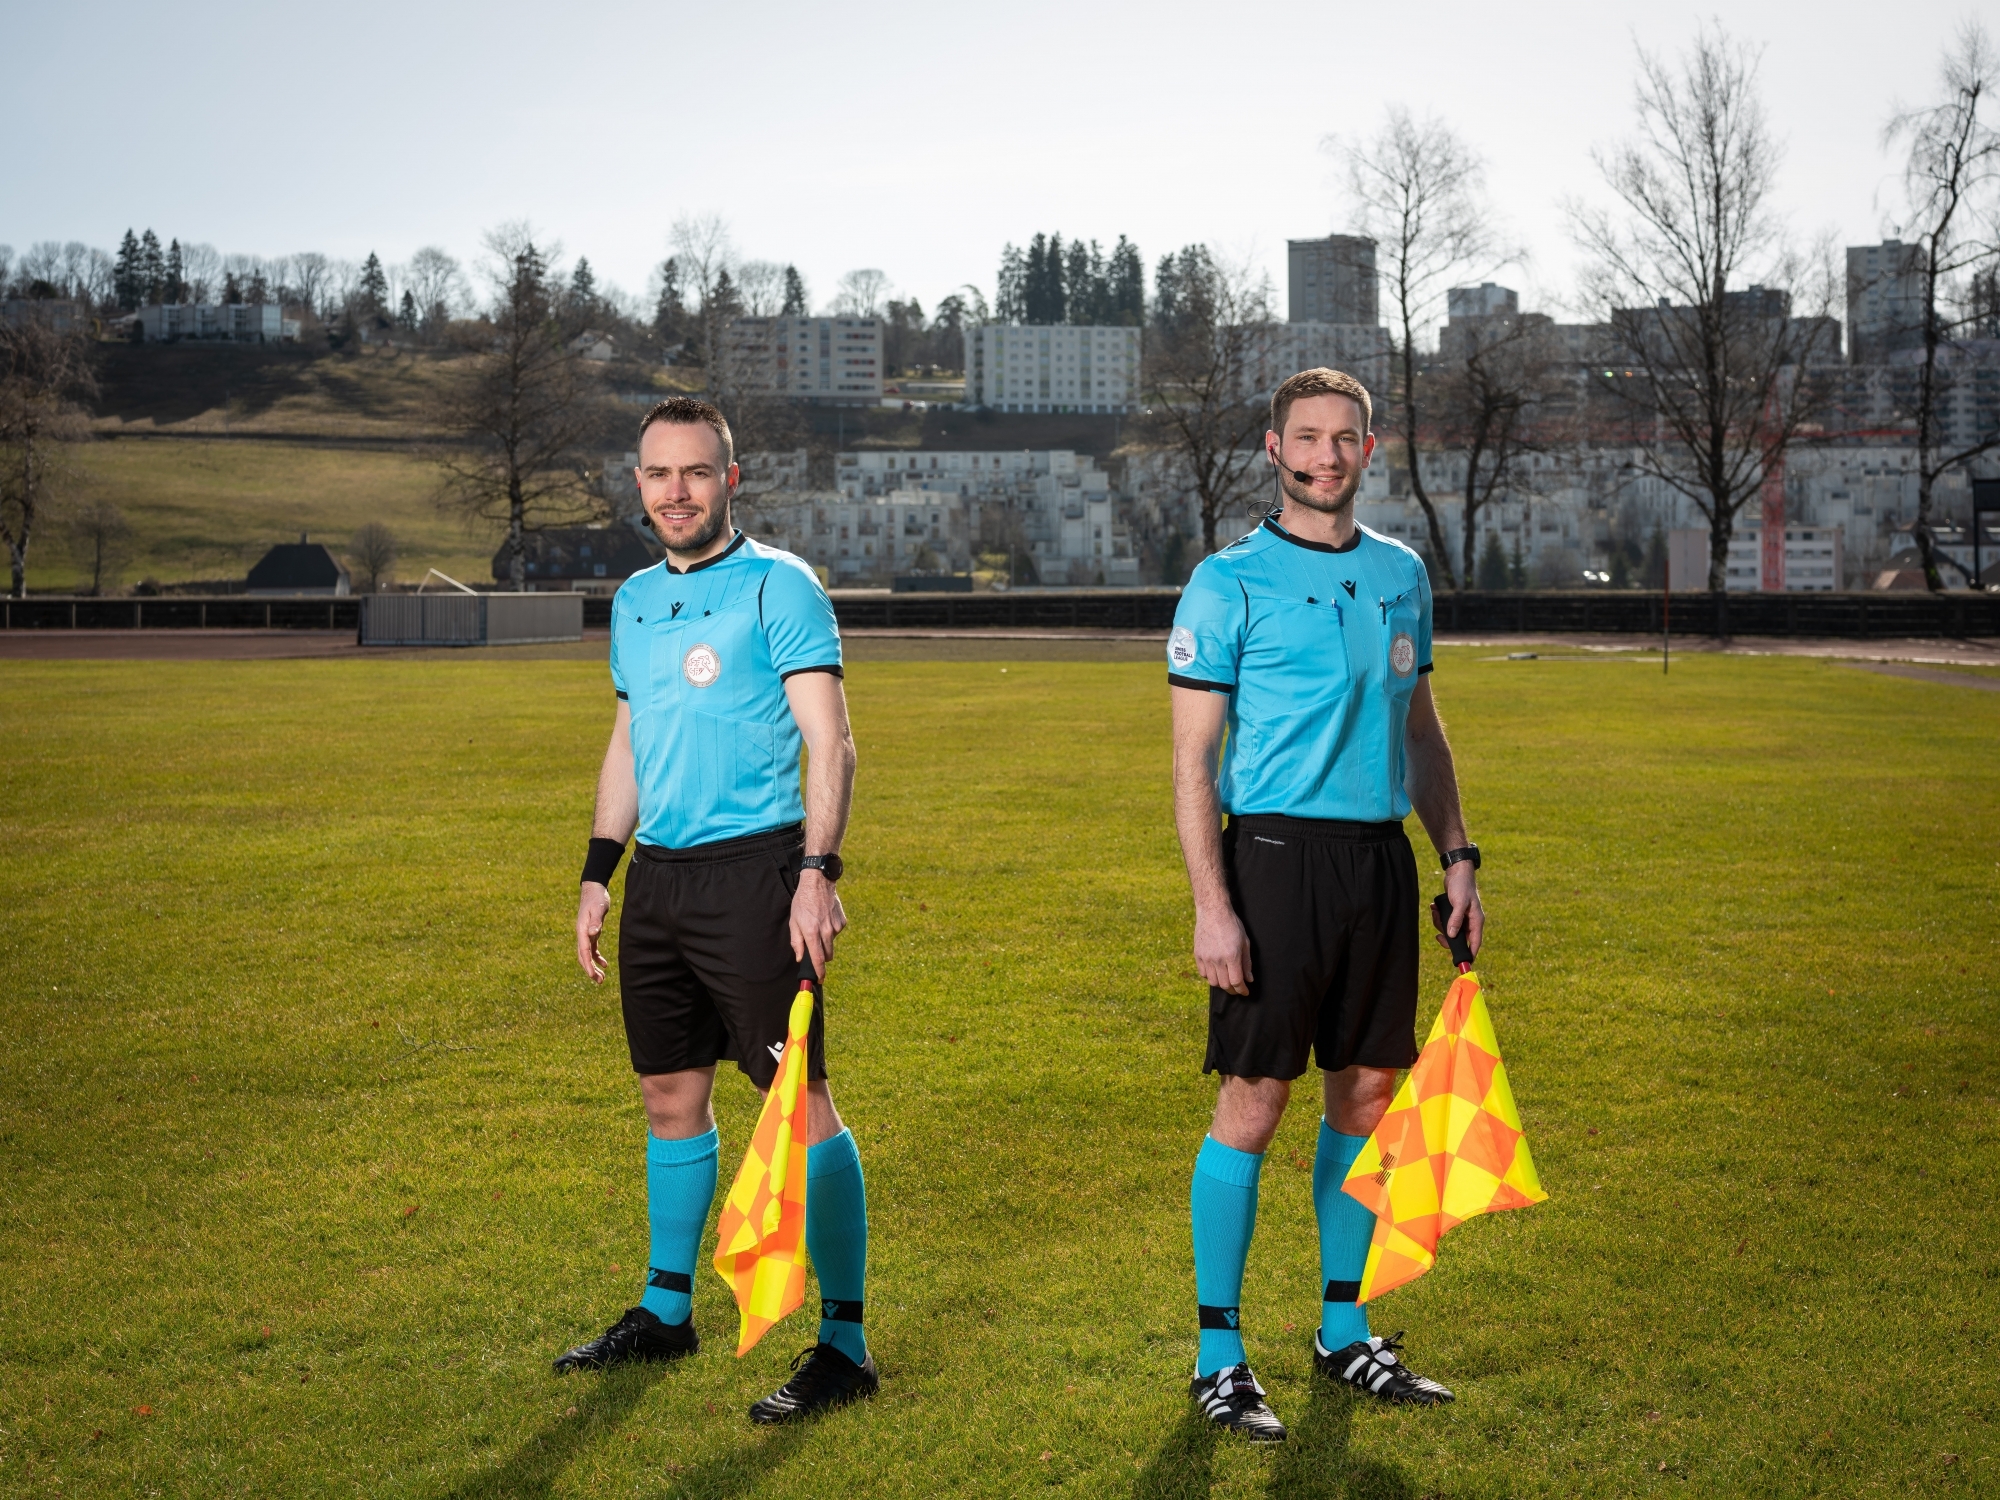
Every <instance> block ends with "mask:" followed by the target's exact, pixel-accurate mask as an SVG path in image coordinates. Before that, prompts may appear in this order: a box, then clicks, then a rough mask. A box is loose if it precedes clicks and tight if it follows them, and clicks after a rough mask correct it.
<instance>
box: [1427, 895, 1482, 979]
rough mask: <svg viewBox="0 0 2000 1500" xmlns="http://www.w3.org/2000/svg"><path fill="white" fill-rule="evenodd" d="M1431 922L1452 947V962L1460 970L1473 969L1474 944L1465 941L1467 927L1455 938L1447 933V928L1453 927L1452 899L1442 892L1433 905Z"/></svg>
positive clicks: (1459, 930)
mask: <svg viewBox="0 0 2000 1500" xmlns="http://www.w3.org/2000/svg"><path fill="white" fill-rule="evenodd" d="M1431 920H1433V921H1434V922H1436V923H1437V930H1438V932H1439V933H1440V934H1441V935H1443V936H1444V940H1445V941H1446V942H1447V943H1449V944H1450V945H1451V961H1452V962H1453V963H1455V964H1457V965H1458V967H1459V968H1460V969H1469V968H1471V967H1472V944H1470V943H1468V942H1467V941H1466V940H1465V927H1463V926H1461V927H1460V928H1459V929H1458V934H1457V936H1455V937H1454V936H1452V935H1450V934H1448V933H1445V928H1447V927H1449V926H1450V925H1451V897H1449V896H1447V895H1445V894H1444V893H1443V892H1442V891H1440V892H1439V893H1438V898H1437V899H1436V900H1435V901H1433V902H1432V903H1431Z"/></svg>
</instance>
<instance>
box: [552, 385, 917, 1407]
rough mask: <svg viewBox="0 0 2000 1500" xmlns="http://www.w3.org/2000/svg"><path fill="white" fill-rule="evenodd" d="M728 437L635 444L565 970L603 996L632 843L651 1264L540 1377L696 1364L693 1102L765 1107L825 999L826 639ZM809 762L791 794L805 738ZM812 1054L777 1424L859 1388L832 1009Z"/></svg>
mask: <svg viewBox="0 0 2000 1500" xmlns="http://www.w3.org/2000/svg"><path fill="white" fill-rule="evenodd" d="M734 457H735V454H734V448H733V442H732V439H731V437H730V432H729V425H728V423H726V422H725V421H724V420H723V418H722V413H720V412H719V411H717V410H716V409H715V408H714V407H713V406H710V405H709V404H708V403H707V402H705V401H696V400H692V399H690V398H688V397H685V396H677V397H674V398H673V399H671V400H667V401H662V402H661V403H660V404H659V405H657V406H655V407H654V408H653V409H652V410H651V411H649V412H647V413H646V417H645V420H644V421H643V422H641V423H640V424H639V469H638V480H639V494H640V498H641V499H642V500H643V501H644V503H645V507H646V514H647V516H648V518H649V519H650V520H651V522H652V525H653V529H654V531H655V532H656V533H657V534H658V535H659V538H660V540H661V541H662V542H664V543H665V544H666V548H667V559H666V561H665V562H663V563H659V564H656V565H654V566H653V567H651V568H648V569H646V570H645V571H644V572H642V573H637V574H634V575H633V576H632V577H631V578H630V579H628V580H627V581H626V583H625V584H624V586H623V587H621V588H620V589H619V590H618V595H617V598H616V599H614V600H613V601H612V607H611V683H612V687H613V688H614V689H615V690H616V692H617V695H618V698H617V709H616V713H615V717H614V719H613V722H612V729H611V743H610V745H609V747H608V748H607V749H606V750H605V752H604V766H603V769H602V771H601V772H600V773H599V775H598V780H597V813H596V817H595V819H594V821H593V823H592V826H591V839H590V853H589V857H588V859H587V860H586V861H585V863H584V867H583V883H582V892H581V894H580V896H579V898H578V901H577V911H576V958H577V962H578V963H579V964H580V965H582V967H583V971H584V973H585V974H587V975H588V976H589V977H590V978H591V980H592V981H593V982H596V983H602V982H603V979H604V976H605V963H604V959H603V956H602V955H601V954H600V953H599V952H598V947H597V939H598V934H599V933H600V932H602V931H603V928H604V920H605V917H606V915H607V914H608V913H609V911H610V909H611V893H610V891H609V890H608V889H607V887H608V886H609V885H610V882H611V877H612V874H613V872H614V871H615V870H616V869H617V867H618V861H619V859H620V857H621V856H622V855H623V854H624V852H625V843H626V840H628V839H630V838H631V837H632V835H633V833H634V831H635V830H636V831H637V833H638V844H637V846H636V847H635V849H634V851H633V856H632V865H631V868H630V870H628V871H627V873H626V877H625V903H624V908H623V910H622V912H621V914H620V917H619V924H618V984H619V991H620V994H621V997H622V1000H623V1005H624V1012H625V1039H626V1043H627V1046H628V1048H629V1050H630V1052H631V1056H632V1069H633V1071H634V1072H636V1073H637V1074H638V1075H639V1090H640V1094H641V1096H642V1097H643V1099H644V1101H645V1105H646V1120H647V1124H648V1125H649V1126H650V1134H649V1136H648V1139H647V1142H646V1199H647V1209H648V1214H649V1217H650V1219H651V1223H652V1253H651V1256H650V1259H649V1262H648V1270H647V1274H646V1285H645V1290H644V1292H643V1294H642V1295H641V1297H640V1299H639V1305H638V1306H637V1307H634V1308H631V1309H630V1310H628V1311H627V1312H626V1313H625V1315H624V1316H623V1317H621V1318H620V1319H619V1320H618V1321H617V1322H616V1323H615V1324H613V1325H612V1327H611V1328H610V1329H609V1331H607V1332H606V1333H604V1334H602V1335H600V1336H599V1337H597V1338H595V1339H592V1340H590V1341H589V1342H588V1343H584V1344H579V1345H578V1346H577V1347H576V1348H574V1349H571V1350H568V1351H567V1352H566V1353H564V1354H563V1355H562V1356H561V1358H559V1359H557V1360H556V1371H557V1373H559V1374H560V1373H562V1372H564V1371H566V1370H572V1369H583V1368H591V1369H601V1368H603V1367H605V1366H607V1365H613V1364H618V1363H622V1362H624V1361H626V1360H633V1359H673V1358H677V1357H679V1356H682V1355H687V1354H692V1353H694V1352H695V1349H696V1347H697V1343H698V1340H697V1339H696V1337H695V1330H694V1317H693V1304H692V1298H693V1293H694V1272H695V1258H696V1254H697V1251H698V1249H699V1247H700V1243H701V1234H702V1228H703V1226H704V1224H705V1223H706V1222H707V1219H708V1211H709V1206H710V1204H711V1203H712V1202H713V1200H714V1197H715V1187H716V1159H717V1154H718V1149H719V1143H718V1141H717V1137H716V1129H715V1115H714V1113H713V1111H712V1110H711V1108H710V1095H711V1093H712V1091H713V1089H714V1086H715V1068H716V1064H717V1063H718V1062H723V1061H728V1062H733V1063H735V1064H736V1066H737V1068H738V1069H739V1070H740V1071H741V1072H743V1073H744V1074H746V1075H747V1076H748V1077H749V1079H750V1081H751V1083H752V1084H754V1085H755V1086H756V1087H757V1088H758V1089H759V1090H760V1091H763V1090H768V1089H769V1088H770V1086H771V1080H772V1078H773V1077H774V1076H775V1074H776V1072H777V1066H778V1060H779V1058H780V1057H781V1056H782V1055H783V1053H784V1047H785V1033H786V1029H787V1021H788V1018H789V1014H790V1011H791V1006H792V998H793V996H794V995H795V994H796V993H797V991H798V981H799V978H800V976H801V974H802V972H803V970H802V968H801V965H803V964H805V963H808V962H809V963H810V964H811V966H812V973H813V974H815V975H816V976H818V977H819V978H821V979H823V978H824V977H825V974H826V961H827V960H828V959H829V958H831V957H832V956H833V943H834V938H835V936H836V935H837V934H838V933H839V932H840V931H841V929H842V928H844V927H845V926H846V925H847V918H846V916H845V915H844V914H843V912H842V911H841V908H840V897H839V896H838V895H837V894H836V893H835V888H834V883H835V882H836V881H838V880H839V879H840V874H841V862H840V841H841V838H842V836H843V835H844V834H845V832H846V830H847V815H848V807H849V804H850V802H851V800H852V797H853V792H854V740H853V737H852V736H851V735H850V734H849V732H848V727H847V700H846V698H845V696H844V695H843V693H842V691H841V658H840V632H839V630H838V629H837V628H836V626H835V624H834V618H833V605H832V603H831V601H829V600H828V598H827V596H826V590H825V589H823V588H821V587H820V582H819V579H818V578H817V577H816V576H815V575H814V574H813V571H812V570H811V569H810V568H809V567H807V566H806V565H805V563H803V562H801V561H800V560H799V559H798V558H796V557H794V556H792V554H791V553H789V552H781V551H779V550H778V549H776V548H774V547H764V546H760V545H759V544H758V543H756V542H753V541H751V540H750V539H749V538H748V537H746V536H745V535H744V534H743V533H742V532H740V531H737V530H735V529H734V528H733V527H732V526H731V525H730V521H729V502H730V497H731V496H732V495H733V494H734V493H735V489H736V483H737V469H736V464H735V462H734ZM802 741H803V745H804V748H805V749H806V751H807V752H808V762H807V770H806V790H805V796H804V798H803V799H801V797H800V794H799V752H800V748H801V742H802ZM818 999H819V1003H818V1004H816V1005H815V1006H814V1007H813V1017H812V1032H811V1037H810V1043H809V1046H808V1050H807V1056H808V1062H807V1068H806V1077H807V1084H806V1094H807V1101H808V1106H807V1115H808V1122H807V1128H808V1137H807V1139H808V1147H809V1148H808V1150H807V1153H806V1175H807V1177H808V1178H809V1179H810V1183H811V1185H810V1187H809V1188H808V1189H807V1193H806V1249H807V1252H808V1253H809V1254H810V1256H811V1257H812V1263H813V1271H814V1273H815V1274H816V1275H817V1276H818V1278H819V1289H820V1310H821V1320H820V1325H819V1336H818V1341H817V1343H816V1344H815V1345H814V1347H813V1348H812V1349H810V1350H808V1351H806V1353H805V1355H804V1356H803V1357H802V1361H801V1360H795V1361H793V1363H794V1365H795V1367H797V1373H796V1374H795V1375H794V1376H793V1377H792V1378H791V1379H790V1380H788V1381H787V1382H786V1383H785V1384H784V1386H783V1387H782V1388H781V1389H780V1390H778V1391H777V1392H776V1393H775V1394H773V1395H771V1396H767V1397H765V1398H764V1399H763V1400H761V1401H759V1402H757V1403H756V1405H754V1406H752V1407H751V1408H750V1416H751V1419H752V1420H753V1421H757V1422H764V1423H770V1422H786V1421H791V1420H794V1419H796V1418H800V1417H804V1416H808V1415H810V1414H811V1413H813V1412H815V1411H819V1410H822V1409H824V1408H826V1407H830V1406H837V1405H840V1404H842V1403H844V1402H847V1401H851V1400H853V1399H855V1398H856V1397H861V1396H872V1395H873V1394H874V1393H875V1391H876V1388H877V1378H876V1373H875V1361H874V1359H873V1358H872V1357H870V1355H869V1353H868V1345H867V1341H866V1339H864V1338H863V1336H862V1328H861V1314H862V1302H863V1295H862V1293H863V1283H864V1279H865V1277H866V1274H867V1268H868V1205H867V1197H866V1193H865V1190H864V1187H863V1184H862V1177H861V1159H860V1157H859V1155H858V1154H857V1153H856V1151H855V1147H854V1137H853V1136H852V1135H851V1134H850V1133H849V1132H848V1131H847V1130H846V1129H845V1128H844V1127H843V1126H842V1124H841V1122H840V1115H839V1114H838V1113H837V1112H836V1111H835V1109H834V1106H833V1096H832V1094H830V1093H829V1092H828V1091H827V1085H826V1004H825V999H826V997H825V991H824V988H822V989H821V991H820V994H819V997H818Z"/></svg>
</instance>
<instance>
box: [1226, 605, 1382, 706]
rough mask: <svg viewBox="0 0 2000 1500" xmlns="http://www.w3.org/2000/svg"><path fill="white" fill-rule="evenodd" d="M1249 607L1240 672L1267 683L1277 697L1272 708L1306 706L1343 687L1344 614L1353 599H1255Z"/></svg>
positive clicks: (1346, 678)
mask: <svg viewBox="0 0 2000 1500" xmlns="http://www.w3.org/2000/svg"><path fill="white" fill-rule="evenodd" d="M1250 607H1251V610H1252V611H1253V620H1254V623H1253V624H1252V626H1251V630H1250V638H1249V640H1248V641H1247V642H1246V643H1245V648H1246V649H1245V650H1244V653H1243V665H1242V670H1241V675H1242V676H1243V677H1244V678H1248V679H1252V680H1254V681H1256V682H1258V683H1260V684H1268V685H1269V686H1270V688H1271V690H1272V692H1273V693H1274V695H1275V696H1276V700H1277V701H1276V702H1275V703H1274V704H1273V705H1272V707H1275V708H1277V710H1278V711H1279V712H1281V713H1282V712H1285V711H1287V707H1289V708H1290V709H1291V710H1298V709H1304V708H1309V707H1312V706H1314V705H1316V704H1324V703H1330V702H1332V701H1333V700H1334V699H1336V698H1338V697H1339V696H1340V695H1341V694H1343V693H1345V692H1346V691H1347V689H1348V684H1349V682H1350V680H1351V678H1352V676H1353V673H1352V672H1351V671H1350V669H1349V667H1348V662H1347V630H1346V628H1345V626H1344V623H1343V618H1342V616H1343V612H1344V611H1347V610H1351V609H1353V608H1354V606H1353V605H1352V604H1351V603H1348V602H1346V601H1342V602H1341V603H1339V604H1335V603H1332V602H1328V603H1323V604H1308V603H1306V602H1305V600H1303V599H1253V600H1251V601H1250ZM1281 705H1282V706H1281Z"/></svg>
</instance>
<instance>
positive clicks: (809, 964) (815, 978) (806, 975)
mask: <svg viewBox="0 0 2000 1500" xmlns="http://www.w3.org/2000/svg"><path fill="white" fill-rule="evenodd" d="M799 983H800V984H809V985H811V986H812V990H813V993H814V994H815V995H817V994H818V993H819V975H818V974H817V973H815V972H814V971H813V960H812V955H811V954H810V953H808V954H807V955H806V956H805V957H804V958H802V959H800V960H799Z"/></svg>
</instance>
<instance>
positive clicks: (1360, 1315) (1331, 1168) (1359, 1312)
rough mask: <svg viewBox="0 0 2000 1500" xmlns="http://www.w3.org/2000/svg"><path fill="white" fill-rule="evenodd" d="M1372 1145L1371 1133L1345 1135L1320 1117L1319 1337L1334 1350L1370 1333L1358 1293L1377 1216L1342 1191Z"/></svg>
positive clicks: (1316, 1189)
mask: <svg viewBox="0 0 2000 1500" xmlns="http://www.w3.org/2000/svg"><path fill="white" fill-rule="evenodd" d="M1367 1144H1368V1137H1367V1136H1365V1135H1342V1134H1341V1133H1340V1132H1339V1131H1337V1130H1335V1129H1334V1128H1333V1127H1332V1126H1331V1125H1329V1124H1327V1123H1326V1121H1325V1120H1321V1121H1320V1122H1319V1147H1318V1149H1317V1150H1316V1151H1315V1152H1314V1153H1313V1209H1314V1211H1315V1212H1316V1213H1317V1214H1318V1215H1319V1275H1320V1281H1321V1284H1322V1286H1323V1288H1324V1290H1323V1291H1322V1293H1321V1296H1322V1299H1323V1300H1322V1301H1321V1302H1320V1314H1319V1341H1320V1343H1321V1344H1323V1345H1325V1346H1326V1347H1327V1348H1328V1349H1340V1348H1344V1347H1345V1346H1346V1345H1348V1344H1352V1343H1354V1342H1356V1341H1357V1340H1360V1339H1365V1338H1367V1337H1368V1309H1367V1308H1366V1307H1364V1306H1363V1305H1362V1304H1361V1303H1359V1302H1356V1301H1355V1300H1354V1298H1355V1294H1356V1293H1358V1292H1359V1291H1360V1290H1361V1271H1362V1268H1363V1267H1364V1266H1366V1265H1367V1264H1368V1242H1369V1240H1370V1239H1372V1238H1373V1237H1374V1234H1375V1215H1374V1214H1372V1213H1370V1212H1369V1211H1368V1208H1367V1206H1366V1205H1365V1204H1362V1203H1360V1202H1357V1201H1356V1200H1355V1199H1353V1198H1351V1197H1349V1196H1348V1195H1347V1194H1346V1193H1343V1192H1342V1191H1341V1190H1340V1185H1341V1184H1342V1183H1343V1182H1345V1181H1347V1169H1348V1168H1349V1167H1351V1166H1353V1165H1354V1158H1355V1157H1357V1156H1359V1155H1360V1154H1361V1148H1362V1147H1363V1146H1365V1145H1367Z"/></svg>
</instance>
